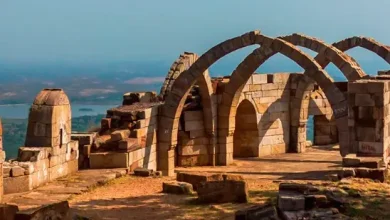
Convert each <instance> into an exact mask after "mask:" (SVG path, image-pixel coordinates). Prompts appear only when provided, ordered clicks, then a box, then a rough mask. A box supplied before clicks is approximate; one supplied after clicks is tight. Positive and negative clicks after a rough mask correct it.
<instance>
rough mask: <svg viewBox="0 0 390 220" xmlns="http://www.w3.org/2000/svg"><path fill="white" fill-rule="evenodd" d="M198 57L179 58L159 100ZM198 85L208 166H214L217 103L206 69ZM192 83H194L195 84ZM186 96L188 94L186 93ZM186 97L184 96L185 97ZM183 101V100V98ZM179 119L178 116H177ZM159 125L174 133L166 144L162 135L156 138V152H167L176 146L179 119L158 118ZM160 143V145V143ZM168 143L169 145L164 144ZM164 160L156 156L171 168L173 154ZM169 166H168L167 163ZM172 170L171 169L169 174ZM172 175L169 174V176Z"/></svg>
mask: <svg viewBox="0 0 390 220" xmlns="http://www.w3.org/2000/svg"><path fill="white" fill-rule="evenodd" d="M198 58H199V56H198V55H197V54H195V53H192V52H184V53H183V54H181V55H180V56H179V58H178V59H177V60H175V62H174V63H173V64H172V66H171V68H170V70H169V71H168V73H167V76H166V79H165V81H164V83H163V86H162V88H161V91H160V95H159V96H160V98H161V99H162V100H165V99H166V98H167V97H168V96H169V95H170V94H171V92H172V88H173V86H174V84H175V81H176V79H177V78H178V77H179V76H180V75H181V74H182V73H183V72H185V71H186V70H187V69H188V68H189V67H190V66H191V65H192V64H193V63H194V62H195V61H196V60H197V59H198ZM195 82H196V83H197V84H198V85H199V92H200V96H201V102H202V107H203V108H202V110H203V116H204V125H205V131H206V135H207V136H208V137H209V139H210V149H209V152H210V154H211V156H210V164H211V165H215V161H214V158H215V157H214V156H213V150H214V149H215V145H216V143H217V141H216V135H215V128H216V119H217V106H216V105H217V103H216V98H215V97H214V92H213V87H212V84H211V78H210V75H209V72H208V69H206V70H205V71H204V72H203V74H201V75H199V76H198V78H197V79H196V81H195ZM195 82H194V83H195ZM187 95H188V93H187ZM185 97H186V96H185ZM184 99H185V98H184ZM179 117H180V115H179ZM159 120H160V123H159V125H160V126H159V128H160V129H161V127H164V128H165V129H169V128H171V130H174V132H176V137H175V136H171V137H172V139H171V140H170V141H169V142H168V141H165V142H164V140H166V137H165V136H164V135H161V134H159V137H158V145H159V146H158V149H157V150H158V151H159V152H161V151H163V152H167V151H169V149H172V148H173V145H176V142H177V129H178V125H179V118H175V119H174V120H171V119H170V118H167V117H160V119H159ZM160 142H161V143H160ZM166 143H170V144H166ZM169 156H170V157H168V158H167V159H166V160H164V159H165V158H164V157H161V154H160V155H159V156H158V160H160V165H161V163H162V164H164V165H162V166H168V165H170V166H172V159H170V158H171V157H172V156H173V152H172V153H170V155H169ZM168 162H169V163H170V164H169V163H168ZM163 171H165V170H163ZM172 171H173V169H171V172H172ZM167 172H168V171H166V172H165V173H164V174H165V175H167V174H168V173H167ZM171 174H172V173H170V175H171Z"/></svg>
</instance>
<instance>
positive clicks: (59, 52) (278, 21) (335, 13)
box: [0, 0, 390, 63]
mask: <svg viewBox="0 0 390 220" xmlns="http://www.w3.org/2000/svg"><path fill="white" fill-rule="evenodd" d="M389 10H390V1H389V0H372V1H367V0H326V1H316V0H267V1H265V0H235V1H232V0H196V1H185V0H182V1H179V0H165V1H162V0H153V1H151V0H149V1H148V0H138V1H135V0H104V1H103V0H62V1H59V0H34V1H28V0H24V1H23V0H1V1H0V60H1V61H2V62H40V63H41V62H42V63H45V62H53V61H58V62H102V61H105V62H111V61H125V60H141V59H145V58H147V59H152V60H168V61H170V60H174V59H175V58H176V57H177V56H178V55H179V54H180V53H181V52H183V51H193V52H197V53H199V54H201V53H203V52H205V51H206V50H207V49H209V48H210V47H212V46H213V45H215V44H217V43H219V42H221V41H223V40H226V39H228V38H231V37H234V36H237V35H240V34H242V33H244V32H247V31H250V30H254V29H260V30H261V31H262V32H263V33H264V34H267V35H270V36H278V35H284V34H290V33H293V32H301V33H306V34H308V35H311V36H316V37H319V38H321V39H323V40H325V41H327V42H329V43H331V42H333V41H337V40H340V39H343V38H345V37H349V36H353V35H364V36H370V37H374V38H376V39H377V40H378V41H380V42H382V43H385V44H389V45H390V28H388V27H389V25H390V24H389V23H388V22H389V19H388V15H389V13H388V12H389ZM251 49H252V48H251ZM248 50H249V51H250V49H247V50H246V51H244V52H245V53H244V52H242V51H241V53H238V55H235V56H245V54H248V53H249V51H248ZM360 53H361V51H357V52H356V54H357V56H358V60H359V59H371V57H372V55H369V54H370V53H368V52H367V53H366V52H364V53H363V52H362V54H363V55H364V56H363V55H362V56H361V55H360ZM367 54H368V55H367Z"/></svg>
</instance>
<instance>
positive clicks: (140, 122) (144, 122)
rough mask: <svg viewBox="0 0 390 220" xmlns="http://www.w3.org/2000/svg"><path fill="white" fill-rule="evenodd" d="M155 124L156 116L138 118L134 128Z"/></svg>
mask: <svg viewBox="0 0 390 220" xmlns="http://www.w3.org/2000/svg"><path fill="white" fill-rule="evenodd" d="M156 124H157V117H151V118H146V119H140V120H138V121H137V122H136V124H135V127H134V128H136V129H139V128H144V127H148V126H149V125H156Z"/></svg>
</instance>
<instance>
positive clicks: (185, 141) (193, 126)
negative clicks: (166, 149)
mask: <svg viewBox="0 0 390 220" xmlns="http://www.w3.org/2000/svg"><path fill="white" fill-rule="evenodd" d="M181 120H182V123H180V126H179V133H178V134H179V135H178V146H177V156H178V158H177V160H178V163H177V165H178V166H202V165H208V164H209V152H208V149H209V143H210V140H209V138H208V137H207V136H206V132H205V126H204V119H203V111H201V110H196V111H184V112H183V117H182V118H181Z"/></svg>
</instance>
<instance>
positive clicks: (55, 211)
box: [15, 201, 71, 220]
mask: <svg viewBox="0 0 390 220" xmlns="http://www.w3.org/2000/svg"><path fill="white" fill-rule="evenodd" d="M15 219H23V220H38V219H71V216H70V212H69V203H68V201H63V202H58V203H54V204H50V205H46V206H41V207H39V208H33V209H27V210H24V211H21V212H18V213H17V214H16V216H15Z"/></svg>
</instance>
